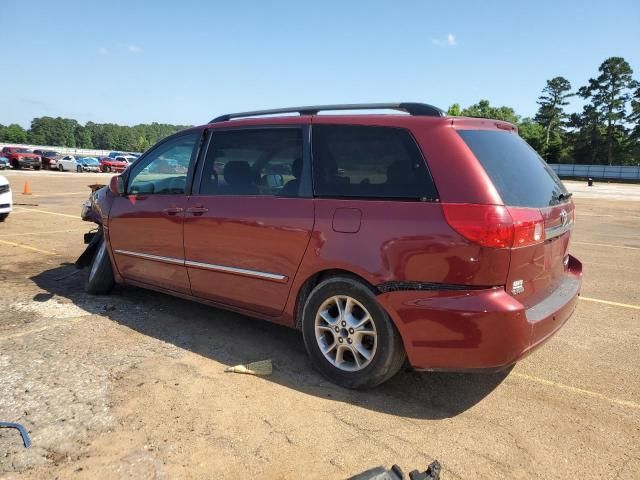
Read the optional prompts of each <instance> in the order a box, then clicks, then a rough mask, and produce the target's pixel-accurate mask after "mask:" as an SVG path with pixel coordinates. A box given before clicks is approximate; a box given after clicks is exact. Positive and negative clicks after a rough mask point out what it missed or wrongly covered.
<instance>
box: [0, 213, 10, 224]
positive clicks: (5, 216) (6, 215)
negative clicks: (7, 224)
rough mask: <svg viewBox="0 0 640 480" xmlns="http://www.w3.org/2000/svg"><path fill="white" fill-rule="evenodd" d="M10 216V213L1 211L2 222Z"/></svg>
mask: <svg viewBox="0 0 640 480" xmlns="http://www.w3.org/2000/svg"><path fill="white" fill-rule="evenodd" d="M8 216H9V214H8V213H0V223H2V222H4V221H5V220H6V219H7V217H8Z"/></svg>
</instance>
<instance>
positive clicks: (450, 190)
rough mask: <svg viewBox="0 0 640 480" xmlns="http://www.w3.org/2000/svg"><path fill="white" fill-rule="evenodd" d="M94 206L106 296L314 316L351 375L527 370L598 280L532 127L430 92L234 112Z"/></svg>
mask: <svg viewBox="0 0 640 480" xmlns="http://www.w3.org/2000/svg"><path fill="white" fill-rule="evenodd" d="M378 109H381V110H383V111H384V112H387V111H389V110H392V111H397V112H393V113H391V114H388V113H381V114H372V113H371V112H372V111H375V110H378ZM336 110H340V111H343V113H342V114H335V112H334V114H326V113H325V114H320V112H327V111H336ZM351 110H353V112H349V114H347V115H345V114H344V111H351ZM356 110H367V112H365V113H360V114H357V113H356V112H355V111H356ZM83 218H84V219H85V220H90V221H93V222H96V223H98V224H99V229H98V232H97V234H95V235H91V234H87V235H85V239H86V241H87V242H88V243H89V246H88V248H87V250H86V251H85V253H84V254H83V255H82V256H81V257H80V258H79V259H78V265H79V266H89V273H88V277H87V281H86V289H87V291H88V292H90V293H107V292H109V291H110V290H111V289H112V287H113V286H114V284H116V283H118V284H130V285H136V286H139V287H143V288H149V289H153V290H157V291H160V292H165V293H168V294H171V295H175V296H178V297H183V298H188V299H192V300H195V301H198V302H203V303H206V304H210V305H212V306H215V307H220V308H225V309H229V310H234V311H236V312H241V313H243V314H246V315H250V316H253V317H259V318H262V319H265V320H269V321H271V322H275V323H279V324H283V325H287V326H289V327H292V328H297V329H299V330H301V331H302V336H303V339H304V344H305V346H306V349H307V351H308V354H309V357H310V359H311V363H312V364H313V365H314V366H315V367H316V368H317V369H318V370H319V371H320V372H321V373H323V374H324V375H325V376H327V377H328V378H329V379H330V380H332V381H333V382H335V383H337V384H339V385H342V386H345V387H349V388H367V387H372V386H375V385H378V384H380V383H382V382H384V381H386V380H388V379H389V378H391V377H392V376H393V375H394V374H395V373H396V372H397V371H398V370H399V369H400V368H401V366H402V365H403V364H404V363H405V362H407V363H408V364H409V365H410V366H411V367H413V368H414V369H416V370H448V371H492V370H497V369H502V368H505V367H508V366H510V365H512V364H514V363H515V362H517V361H518V360H519V359H521V358H523V357H524V356H525V355H527V354H528V353H529V352H531V351H532V350H533V349H534V348H536V347H538V346H540V345H541V344H542V343H543V342H544V341H545V340H547V339H548V338H549V337H550V336H551V335H553V334H554V333H555V332H557V331H558V329H559V328H561V327H562V325H563V324H564V323H565V322H566V321H567V319H568V318H569V317H570V316H571V314H572V312H573V310H574V308H575V305H576V301H577V298H578V295H579V292H580V287H581V276H582V265H581V263H580V262H579V261H578V260H577V259H576V258H575V257H573V256H571V255H570V254H569V253H568V247H569V239H570V236H571V231H572V229H573V225H574V218H575V212H574V205H573V202H572V200H571V194H570V193H568V192H567V190H566V189H565V187H564V186H563V184H562V182H561V181H560V180H559V179H558V177H557V176H556V175H555V173H554V172H553V171H552V170H551V169H550V168H549V166H547V164H546V163H545V162H544V161H543V160H542V159H541V158H540V157H539V156H538V155H537V154H536V152H535V151H534V150H533V149H532V148H531V147H529V145H527V143H525V142H524V141H523V140H522V139H521V138H520V137H519V136H518V132H517V130H516V128H515V127H514V126H513V125H511V124H509V123H506V122H503V121H496V120H488V119H480V118H462V117H450V116H446V115H445V114H444V113H443V112H442V111H441V110H440V109H438V108H436V107H433V106H430V105H426V104H420V103H399V104H366V105H325V106H309V107H300V108H290V109H277V110H268V111H256V112H243V113H238V114H228V115H223V116H221V117H218V118H215V119H214V120H212V121H211V122H209V123H208V124H206V125H203V126H199V127H195V128H190V129H188V130H185V131H182V132H180V133H177V134H175V135H172V136H170V137H168V138H166V139H164V140H162V141H161V142H159V143H158V144H157V145H155V146H154V147H152V148H151V149H149V150H148V151H147V152H146V153H145V154H144V155H142V156H141V157H140V158H138V159H137V160H136V161H135V162H134V163H133V164H132V165H131V166H130V167H129V168H128V169H127V170H126V171H125V172H124V173H123V174H122V175H119V176H115V177H113V178H112V179H111V183H110V185H109V187H108V188H102V189H99V190H97V191H95V192H94V193H92V195H91V197H90V201H89V202H88V203H87V204H85V207H84V209H83Z"/></svg>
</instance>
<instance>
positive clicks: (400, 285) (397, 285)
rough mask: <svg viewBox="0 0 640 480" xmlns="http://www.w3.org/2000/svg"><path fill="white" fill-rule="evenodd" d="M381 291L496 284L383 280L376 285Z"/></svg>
mask: <svg viewBox="0 0 640 480" xmlns="http://www.w3.org/2000/svg"><path fill="white" fill-rule="evenodd" d="M376 288H377V289H378V290H379V291H380V292H381V293H388V292H403V291H439V290H453V291H461V290H489V289H492V288H496V286H484V285H482V286H481V285H457V284H453V283H433V282H415V281H392V282H384V283H381V284H379V285H376Z"/></svg>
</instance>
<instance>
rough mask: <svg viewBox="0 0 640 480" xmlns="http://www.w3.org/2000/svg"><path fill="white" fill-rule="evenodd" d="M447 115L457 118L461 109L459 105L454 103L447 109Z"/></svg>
mask: <svg viewBox="0 0 640 480" xmlns="http://www.w3.org/2000/svg"><path fill="white" fill-rule="evenodd" d="M447 115H450V116H452V117H459V116H461V115H462V107H460V104H459V103H454V104H453V105H451V106H450V107H449V108H448V109H447Z"/></svg>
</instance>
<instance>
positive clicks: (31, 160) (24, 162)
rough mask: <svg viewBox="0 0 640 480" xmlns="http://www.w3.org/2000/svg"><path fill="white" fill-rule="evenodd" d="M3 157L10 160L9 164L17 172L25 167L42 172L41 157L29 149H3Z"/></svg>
mask: <svg viewBox="0 0 640 480" xmlns="http://www.w3.org/2000/svg"><path fill="white" fill-rule="evenodd" d="M2 155H3V156H4V157H6V158H8V159H9V164H10V165H11V167H13V168H15V169H16V170H19V169H21V168H25V167H29V168H33V169H34V170H40V167H41V165H42V164H41V163H40V156H39V155H36V154H35V153H33V152H32V151H31V150H29V149H28V148H21V147H4V148H3V149H2Z"/></svg>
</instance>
